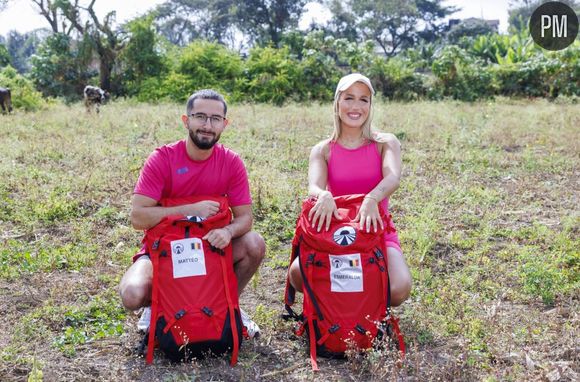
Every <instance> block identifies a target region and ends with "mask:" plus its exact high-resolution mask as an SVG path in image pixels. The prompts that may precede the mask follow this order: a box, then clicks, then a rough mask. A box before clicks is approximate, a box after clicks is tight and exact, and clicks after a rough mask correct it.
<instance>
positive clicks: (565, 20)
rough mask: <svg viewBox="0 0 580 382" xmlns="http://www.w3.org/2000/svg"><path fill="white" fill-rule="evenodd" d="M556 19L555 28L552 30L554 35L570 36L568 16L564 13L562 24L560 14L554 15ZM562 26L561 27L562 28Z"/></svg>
mask: <svg viewBox="0 0 580 382" xmlns="http://www.w3.org/2000/svg"><path fill="white" fill-rule="evenodd" d="M552 17H553V19H554V23H553V24H554V29H553V30H552V37H564V38H566V37H568V28H567V26H568V16H567V15H562V24H561V25H560V21H558V15H553V16H552ZM560 27H561V28H560Z"/></svg>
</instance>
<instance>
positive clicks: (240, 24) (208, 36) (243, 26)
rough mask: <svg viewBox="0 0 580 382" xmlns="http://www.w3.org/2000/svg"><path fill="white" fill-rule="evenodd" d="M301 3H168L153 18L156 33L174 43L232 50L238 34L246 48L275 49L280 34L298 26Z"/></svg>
mask: <svg viewBox="0 0 580 382" xmlns="http://www.w3.org/2000/svg"><path fill="white" fill-rule="evenodd" d="M305 4H306V1H305V0H299V1H296V0H274V1H266V0H251V1H242V2H236V1H233V0H219V1H208V0H193V1H184V0H169V1H167V2H165V3H163V4H162V5H160V6H159V7H158V8H157V10H156V11H155V12H154V15H155V18H156V21H157V24H158V25H159V30H160V33H161V34H162V35H163V36H165V37H166V38H167V39H168V40H169V41H171V42H172V43H174V44H178V45H187V44H188V43H190V42H192V41H193V40H195V39H202V40H208V41H212V42H218V43H221V44H224V45H227V46H229V47H230V48H234V47H235V45H236V40H239V39H240V35H242V37H243V40H244V42H243V43H249V44H250V46H254V45H258V46H267V45H268V44H272V45H273V46H275V47H278V46H279V44H280V41H281V39H282V35H283V34H284V33H285V32H287V31H289V30H294V29H296V28H297V27H298V20H299V19H300V16H301V15H302V12H303V11H304V5H305ZM243 43H242V44H243Z"/></svg>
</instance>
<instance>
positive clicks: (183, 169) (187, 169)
mask: <svg viewBox="0 0 580 382" xmlns="http://www.w3.org/2000/svg"><path fill="white" fill-rule="evenodd" d="M188 171H189V168H187V167H182V168H178V169H177V174H178V175H181V174H185V173H186V172H188Z"/></svg>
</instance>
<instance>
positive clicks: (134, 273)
mask: <svg viewBox="0 0 580 382" xmlns="http://www.w3.org/2000/svg"><path fill="white" fill-rule="evenodd" d="M152 276H153V268H152V264H151V261H150V260H149V259H148V258H145V257H143V258H139V259H138V260H137V261H136V262H135V263H133V265H131V267H129V269H128V270H127V272H126V273H125V274H124V275H123V278H122V279H121V282H120V284H119V294H120V295H121V302H122V303H123V306H125V307H126V308H127V309H131V310H136V309H139V308H140V307H142V306H145V305H148V304H149V303H150V299H151V283H152Z"/></svg>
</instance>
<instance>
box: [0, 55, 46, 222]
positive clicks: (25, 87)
mask: <svg viewBox="0 0 580 382" xmlns="http://www.w3.org/2000/svg"><path fill="white" fill-rule="evenodd" d="M0 85H1V86H2V87H7V88H10V93H11V95H12V107H13V108H14V109H23V110H25V111H34V110H38V109H40V108H41V107H42V106H43V105H44V101H43V100H42V94H40V93H39V92H38V91H37V90H36V89H35V88H34V84H33V83H32V81H30V80H29V79H27V78H25V77H24V76H22V75H21V74H19V73H18V72H17V71H16V69H14V68H13V67H11V66H6V67H5V68H3V69H0ZM0 219H1V215H0Z"/></svg>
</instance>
